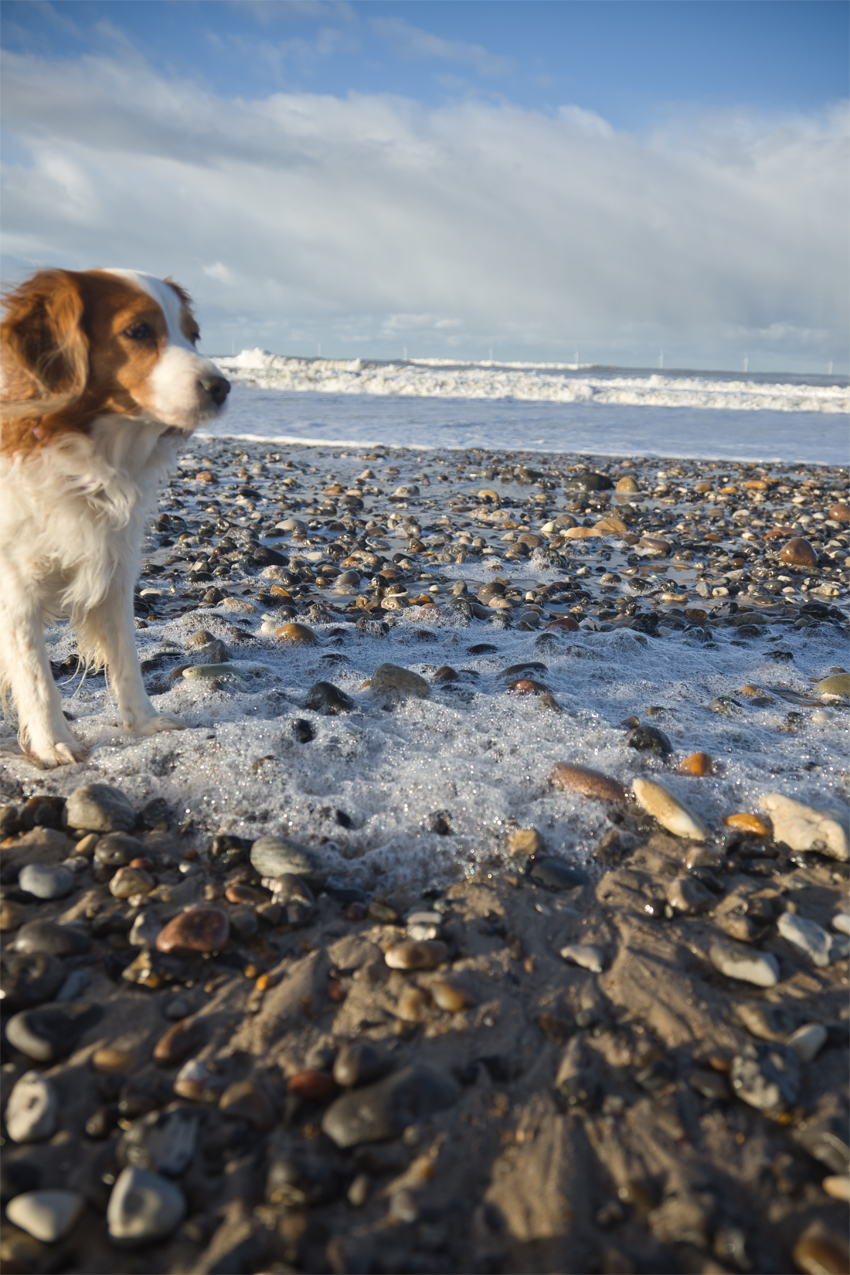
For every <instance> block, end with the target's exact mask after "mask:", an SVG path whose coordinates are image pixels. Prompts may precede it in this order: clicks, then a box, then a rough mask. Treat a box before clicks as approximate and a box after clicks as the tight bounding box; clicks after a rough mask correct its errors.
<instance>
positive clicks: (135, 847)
mask: <svg viewBox="0 0 850 1275" xmlns="http://www.w3.org/2000/svg"><path fill="white" fill-rule="evenodd" d="M144 853H145V845H144V842H142V841H139V839H138V838H137V837H131V836H128V834H127V833H126V832H110V833H107V834H106V836H105V837H99V838H98V841H97V845H96V846H95V848H94V855H93V856H92V858H93V860H94V862H95V863H96V864H97V866H98V867H100V868H123V867H124V866H125V864H128V863H129V862H130V860H131V859H137V858H139V857H141V856H143V855H144Z"/></svg>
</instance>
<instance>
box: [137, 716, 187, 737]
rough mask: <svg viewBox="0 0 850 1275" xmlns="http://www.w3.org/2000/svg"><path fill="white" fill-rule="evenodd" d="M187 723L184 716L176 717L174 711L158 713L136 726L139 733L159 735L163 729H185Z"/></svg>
mask: <svg viewBox="0 0 850 1275" xmlns="http://www.w3.org/2000/svg"><path fill="white" fill-rule="evenodd" d="M185 729H186V723H185V722H184V721H183V719H182V717H175V716H174V714H173V713H157V715H156V717H149V718H148V720H147V721H146V722H140V723H139V725H138V726H137V727H136V728H135V733H136V734H137V735H157V734H159V732H160V731H161V730H185Z"/></svg>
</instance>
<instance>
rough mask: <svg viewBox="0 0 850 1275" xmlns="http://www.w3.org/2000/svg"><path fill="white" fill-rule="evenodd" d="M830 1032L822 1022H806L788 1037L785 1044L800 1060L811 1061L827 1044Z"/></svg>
mask: <svg viewBox="0 0 850 1275" xmlns="http://www.w3.org/2000/svg"><path fill="white" fill-rule="evenodd" d="M828 1035H829V1032H828V1031H827V1030H826V1028H825V1027H824V1026H823V1024H822V1023H804V1024H803V1026H802V1027H798V1028H797V1030H796V1031H795V1032H792V1033H791V1035H790V1036H788V1037H787V1039H786V1041H785V1044H786V1045H787V1046H788V1047H789V1049H793V1050H794V1053H795V1054H796V1055H797V1057H798V1058H799V1059H800V1062H804V1063H807V1062H811V1061H812V1060H813V1059H814V1058H816V1057H817V1055H818V1054H819V1053H820V1051H821V1050H822V1049H823V1047H824V1045H825V1044H826V1041H827V1037H828Z"/></svg>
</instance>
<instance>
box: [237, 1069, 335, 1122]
mask: <svg viewBox="0 0 850 1275" xmlns="http://www.w3.org/2000/svg"><path fill="white" fill-rule="evenodd" d="M334 1091H336V1086H334ZM218 1109H219V1111H220V1112H221V1114H222V1115H223V1116H228V1117H229V1118H230V1119H231V1120H247V1121H248V1123H249V1124H250V1125H253V1127H254V1128H255V1129H256V1130H257V1131H258V1132H261V1133H265V1132H267V1130H269V1129H270V1128H271V1127H272V1125H273V1124H274V1121H275V1111H274V1108H273V1107H272V1104H271V1102H270V1101H269V1098H268V1095H267V1094H266V1092H265V1090H264V1089H262V1088H261V1087H260V1085H258V1084H255V1083H254V1081H253V1080H235V1081H234V1082H233V1084H232V1085H228V1086H227V1088H226V1089H225V1091H224V1093H223V1094H222V1095H221V1098H220V1099H219V1103H218Z"/></svg>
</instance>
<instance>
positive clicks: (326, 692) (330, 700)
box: [304, 682, 354, 717]
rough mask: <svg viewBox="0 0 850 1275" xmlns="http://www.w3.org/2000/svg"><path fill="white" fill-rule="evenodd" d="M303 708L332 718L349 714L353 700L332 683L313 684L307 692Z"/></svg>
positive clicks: (352, 706)
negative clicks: (340, 714) (341, 714)
mask: <svg viewBox="0 0 850 1275" xmlns="http://www.w3.org/2000/svg"><path fill="white" fill-rule="evenodd" d="M304 707H305V708H307V709H310V710H311V712H314V713H321V714H322V715H323V716H324V717H334V716H336V715H337V714H338V713H350V712H351V711H352V709H353V708H354V700H353V699H352V698H351V696H350V695H346V693H345V691H341V690H340V689H339V687H338V686H334V684H333V682H315V683H314V684H313V685H312V686H311V687H310V689H309V691H308V692H307V697H306V699H305V700H304Z"/></svg>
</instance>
